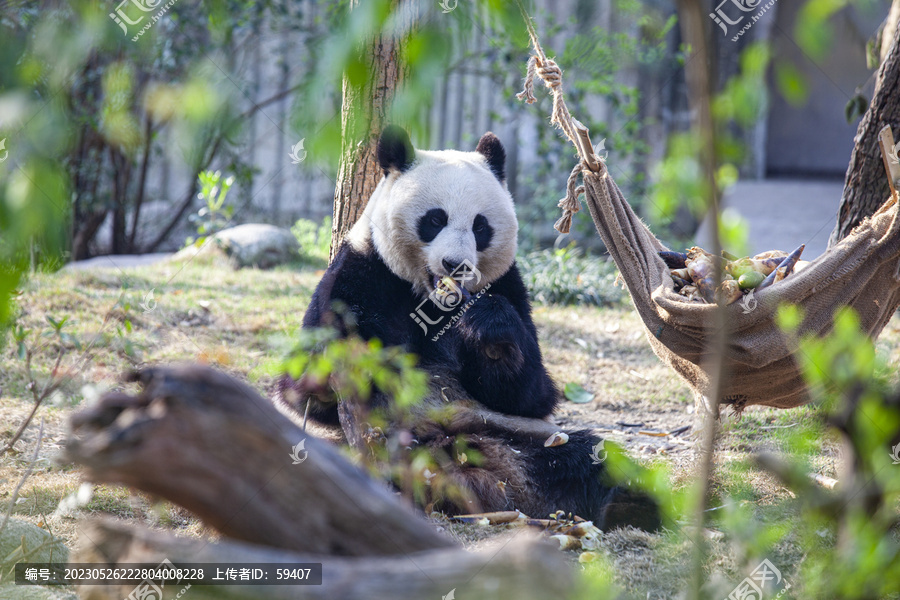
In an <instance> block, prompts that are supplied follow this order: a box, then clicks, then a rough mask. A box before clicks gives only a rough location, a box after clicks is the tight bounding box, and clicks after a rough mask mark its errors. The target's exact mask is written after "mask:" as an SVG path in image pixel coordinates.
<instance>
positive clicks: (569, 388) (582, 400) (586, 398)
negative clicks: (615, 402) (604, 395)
mask: <svg viewBox="0 0 900 600" xmlns="http://www.w3.org/2000/svg"><path fill="white" fill-rule="evenodd" d="M563 394H565V396H566V398H567V399H568V400H569V402H574V403H575V404H587V403H588V402H590V401H591V400H593V399H594V394H592V393H590V392H589V391H587V390H586V389H584V388H583V387H581V386H580V385H578V384H577V383H567V384H566V385H565V387H564V388H563Z"/></svg>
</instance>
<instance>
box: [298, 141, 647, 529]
mask: <svg viewBox="0 0 900 600" xmlns="http://www.w3.org/2000/svg"><path fill="white" fill-rule="evenodd" d="M378 160H379V163H380V165H381V167H382V168H383V169H384V179H383V180H382V181H381V182H380V183H379V185H378V187H377V188H376V190H375V192H374V193H373V194H372V197H371V198H370V200H369V203H368V204H367V206H366V209H365V212H364V214H363V215H362V217H361V218H360V220H359V222H358V223H357V224H356V225H355V226H354V227H353V229H352V230H351V231H350V232H349V234H348V235H347V236H346V239H345V240H344V242H343V244H342V245H341V247H340V249H339V251H338V253H337V255H336V257H335V259H334V261H333V262H332V264H331V266H329V268H328V270H327V271H326V273H325V275H324V277H323V278H322V280H321V282H320V283H319V285H318V287H317V288H316V291H315V293H314V294H313V297H312V300H311V302H310V305H309V308H308V309H307V312H306V315H305V317H304V320H303V325H304V327H318V326H323V325H330V326H335V327H337V328H338V329H339V330H340V331H341V333H342V334H344V335H346V334H348V333H350V332H351V331H352V332H354V333H356V334H358V335H360V336H361V337H363V338H364V339H371V338H378V339H380V340H381V341H382V342H383V343H384V345H385V346H401V347H403V348H405V349H406V350H407V351H409V352H413V353H415V354H417V355H418V356H419V357H420V363H419V364H420V366H421V367H422V368H423V369H424V370H426V371H427V372H428V373H429V374H431V375H432V377H433V378H434V380H433V381H434V385H433V388H434V390H433V393H432V394H431V397H430V398H429V400H428V401H429V402H431V403H433V404H441V403H445V402H446V401H447V400H448V399H451V400H452V402H453V404H454V406H455V407H458V409H459V410H458V411H457V413H456V416H455V417H454V418H453V419H450V420H449V422H441V423H434V422H423V423H421V424H420V425H419V426H418V427H416V429H415V435H416V441H417V443H419V444H421V445H425V446H428V447H430V448H433V449H435V450H437V449H443V450H446V451H447V452H448V453H450V451H451V450H452V448H451V446H452V445H453V443H454V442H455V440H456V438H457V436H462V437H463V438H464V439H465V442H466V445H467V447H470V448H474V449H475V450H477V451H478V452H479V453H480V455H481V456H482V457H483V461H482V463H481V464H480V465H478V466H472V465H470V466H466V465H458V464H454V465H453V466H452V467H451V468H452V469H453V470H454V473H453V474H452V475H453V476H454V477H455V478H456V480H457V481H459V483H460V484H461V485H462V486H464V487H465V488H466V489H467V490H469V491H470V492H471V493H472V495H473V496H474V497H475V498H476V499H477V505H473V506H456V505H452V504H444V505H441V504H440V503H438V506H440V507H441V508H442V509H444V510H445V511H447V512H459V511H463V512H467V511H470V510H472V509H476V508H477V509H481V510H508V509H513V508H517V509H519V510H522V511H523V512H524V513H526V514H529V515H531V516H535V517H545V516H547V515H548V514H550V513H552V512H554V511H556V510H563V511H565V512H572V513H574V514H577V515H579V516H581V517H584V518H587V519H591V520H594V521H595V523H596V524H597V525H598V526H600V527H604V528H610V527H613V526H616V525H621V524H634V525H637V526H643V527H645V528H655V527H657V526H658V524H659V522H658V517H657V512H656V509H655V506H654V505H653V504H652V502H651V501H649V500H648V499H646V498H644V497H643V496H639V495H636V494H632V493H631V492H628V491H626V490H624V489H621V488H613V487H609V486H607V485H606V484H605V483H604V481H605V478H606V473H605V471H604V468H603V465H602V464H593V463H594V462H595V461H593V460H592V448H593V446H594V445H595V444H597V443H598V442H599V441H600V440H599V438H596V437H594V436H593V435H592V434H590V433H589V432H587V431H576V432H569V434H568V435H569V441H568V443H566V444H564V445H561V446H557V447H553V448H545V447H544V446H543V442H544V441H545V439H546V435H540V436H538V435H537V434H528V433H522V432H521V431H510V430H508V429H504V428H502V427H495V426H489V425H486V424H485V422H484V419H482V418H481V417H480V416H478V412H477V409H478V405H479V404H480V405H483V406H484V407H486V408H488V409H491V410H493V411H496V412H499V413H504V414H508V415H516V416H521V417H530V418H534V419H544V418H546V417H548V416H549V415H550V414H551V413H552V412H553V410H554V408H555V407H556V404H557V402H558V400H559V391H558V390H557V388H556V386H555V385H554V383H553V381H552V380H551V379H550V376H549V375H548V373H547V371H546V369H545V367H544V365H543V362H542V359H541V351H540V347H539V346H538V341H537V331H536V329H535V326H534V323H533V321H532V319H531V306H530V303H529V299H528V293H527V290H526V288H525V285H524V283H523V281H522V278H521V276H520V274H519V271H518V268H517V267H516V265H515V254H516V237H517V232H518V223H517V220H516V215H515V208H514V205H513V199H512V196H511V195H510V194H509V191H508V190H507V187H506V177H505V160H506V155H505V151H504V149H503V146H502V144H501V143H500V141H499V140H498V139H497V137H496V136H495V135H494V134H492V133H486V134H485V135H484V136H483V137H482V138H481V140H480V141H479V143H478V146H477V148H476V151H475V152H458V151H455V150H442V151H433V152H428V151H422V150H415V149H413V147H412V145H411V144H410V142H409V137H408V136H407V134H406V132H405V131H403V130H402V129H399V128H397V127H388V128H387V129H385V131H384V132H383V134H382V136H381V139H380V141H379V144H378ZM460 264H468V265H474V266H475V268H476V269H477V272H478V273H479V275H480V277H478V278H476V277H470V278H469V280H468V281H466V282H465V283H464V284H463V285H464V286H465V287H466V297H467V298H468V297H469V296H470V295H473V296H472V297H474V298H476V299H475V301H473V302H469V303H468V306H467V310H465V311H464V312H462V313H460V314H459V316H458V321H456V323H455V325H454V326H453V327H451V328H449V329H448V330H446V331H445V333H444V334H443V335H441V336H440V337H439V338H437V339H435V338H434V333H435V331H434V330H426V329H425V328H423V326H422V325H421V324H420V323H419V322H417V320H416V319H415V318H413V316H414V315H415V314H416V310H417V308H418V307H421V306H422V301H423V299H425V298H427V297H428V295H429V294H430V293H431V292H432V291H433V290H434V289H435V281H436V279H437V278H440V277H442V276H447V275H451V274H452V273H453V272H454V270H456V269H457V267H458V266H459V265H460ZM336 302H339V303H340V304H341V305H342V306H343V307H345V310H346V311H349V313H352V319H351V320H352V321H354V322H353V323H352V324H351V323H348V322H347V319H346V318H345V317H342V316H341V314H340V313H338V312H335V311H333V310H332V309H333V307H334V306H335V303H336ZM426 304H427V303H426ZM436 316H441V315H440V313H438V314H437V315H436ZM443 322H444V321H442V324H443ZM291 385H292V382H290V381H289V380H286V381H285V382H284V389H283V390H282V392H283V393H282V397H283V398H289V397H290V393H289V392H290V386H291ZM295 396H296V394H295ZM303 400H304V402H303V404H302V405H301V404H299V403H297V402H296V401H295V402H294V403H290V404H294V406H295V407H296V408H298V409H301V408H302V406H305V398H304V399H303ZM389 401H390V399H389V398H384V397H378V394H376V399H375V400H373V403H374V404H376V405H377V404H378V403H380V402H381V403H383V402H389ZM310 416H312V418H314V419H316V420H317V421H319V422H321V423H329V424H337V423H338V414H337V407H336V405H335V404H334V403H329V402H323V401H321V398H319V399H311V401H310ZM450 455H451V456H453V454H450Z"/></svg>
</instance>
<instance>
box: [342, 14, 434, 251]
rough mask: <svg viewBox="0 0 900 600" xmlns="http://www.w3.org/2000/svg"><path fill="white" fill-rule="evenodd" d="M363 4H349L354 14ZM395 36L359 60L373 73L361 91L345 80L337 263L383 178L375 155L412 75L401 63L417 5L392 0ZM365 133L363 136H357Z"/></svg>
mask: <svg viewBox="0 0 900 600" xmlns="http://www.w3.org/2000/svg"><path fill="white" fill-rule="evenodd" d="M358 3H359V0H351V3H350V10H353V7H355V6H356V5H357V4H358ZM391 4H392V11H391V12H392V14H393V15H395V16H396V19H395V20H392V21H391V23H392V28H393V30H392V32H384V33H382V34H381V35H378V36H376V37H375V38H374V39H373V40H371V42H370V43H369V44H367V45H366V46H365V47H363V48H360V52H361V56H364V57H367V58H370V62H369V74H368V77H367V81H366V85H365V87H364V88H363V89H358V88H355V87H354V86H353V85H352V84H351V83H350V81H349V79H348V78H347V77H346V76H345V77H344V84H343V94H344V96H343V101H342V103H341V144H342V147H341V149H342V152H341V164H340V167H339V169H338V180H337V185H336V186H335V190H334V213H333V214H334V218H333V221H332V227H331V258H332V259H333V258H334V255H335V253H337V249H338V247H339V246H340V244H341V240H342V239H343V238H344V235H345V234H346V233H347V232H348V231H350V228H351V227H353V225H354V223H356V221H357V220H358V219H359V217H360V215H361V214H362V212H363V209H365V207H366V203H367V202H368V201H369V197H370V196H371V195H372V192H373V191H374V190H375V186H376V185H378V182H379V181H380V179H381V168H380V167H379V166H378V159H377V157H376V156H375V143H376V142H377V140H378V135H379V134H380V133H381V130H382V129H383V128H384V126H385V125H386V124H387V117H388V111H389V109H390V104H391V100H392V99H393V97H394V93H395V91H396V89H397V87H398V86H400V85H402V84H403V80H404V79H405V78H406V76H407V75H408V68H407V67H406V65H404V64H403V62H402V61H401V60H400V55H401V53H402V50H403V44H404V39H403V37H404V36H405V35H407V34H408V32H409V31H410V29H411V28H412V27H413V25H414V24H415V22H416V19H417V18H418V0H393V2H392V3H391ZM360 131H361V132H363V133H362V137H360V135H359V132H360Z"/></svg>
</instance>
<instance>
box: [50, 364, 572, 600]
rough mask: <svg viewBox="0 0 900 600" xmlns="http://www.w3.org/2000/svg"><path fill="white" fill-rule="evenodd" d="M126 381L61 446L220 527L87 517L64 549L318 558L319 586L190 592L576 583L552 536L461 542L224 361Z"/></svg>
mask: <svg viewBox="0 0 900 600" xmlns="http://www.w3.org/2000/svg"><path fill="white" fill-rule="evenodd" d="M128 381H133V382H137V383H139V384H140V386H141V390H140V392H139V393H138V394H137V395H134V396H132V395H127V394H124V393H121V392H116V393H110V394H107V395H105V396H104V397H103V398H101V400H100V401H99V402H98V403H97V404H95V405H93V406H91V407H89V408H87V409H85V410H83V411H81V412H79V413H76V414H75V415H73V417H72V419H71V429H72V431H71V435H70V437H69V440H68V441H67V444H66V450H65V455H64V456H65V458H67V459H68V460H69V461H70V462H74V463H76V464H80V465H82V466H84V467H85V470H86V475H87V478H88V479H90V480H92V481H95V482H102V483H113V484H124V485H127V486H130V487H133V488H136V489H138V490H142V491H144V492H147V493H149V494H153V495H155V496H160V497H162V498H165V499H167V500H170V501H172V502H175V503H177V504H179V505H181V506H184V507H185V508H187V509H189V510H190V511H192V512H193V513H194V514H195V515H196V516H197V517H199V518H200V519H201V520H202V521H203V522H204V523H205V524H207V525H209V526H210V527H212V528H214V529H216V530H218V531H219V532H220V533H221V534H222V535H223V536H224V539H221V540H219V541H216V542H210V541H209V540H200V539H186V538H178V537H175V536H174V535H171V534H169V533H166V532H158V531H149V530H146V529H144V528H142V527H136V526H133V525H128V524H123V523H117V522H114V521H111V520H103V521H94V522H90V523H88V524H86V525H82V526H81V527H80V532H81V534H82V535H80V536H79V540H80V543H79V548H78V549H77V550H76V552H75V554H74V555H73V557H72V562H85V563H86V562H92V563H93V562H98V563H104V564H106V565H110V566H112V565H118V564H128V563H135V562H139V563H148V564H152V565H156V564H159V563H160V562H161V561H162V560H163V559H168V560H170V561H172V562H173V563H175V564H176V565H177V564H178V563H179V562H183V563H184V562H187V563H228V562H230V563H235V562H245V563H251V562H269V563H298V562H317V563H322V564H323V584H322V585H321V586H256V587H250V586H192V587H191V588H190V592H191V594H190V597H191V598H226V599H228V598H237V599H244V598H248V599H249V598H259V599H263V600H266V599H269V598H303V599H307V598H309V599H318V598H323V599H324V598H342V599H347V600H353V599H355V598H359V599H362V598H365V599H366V600H378V599H380V598H385V599H387V598H392V599H396V598H410V599H412V598H424V597H434V598H440V597H442V596H446V595H447V594H448V593H449V592H450V590H451V589H454V588H456V589H457V590H458V591H457V594H460V593H461V592H462V591H463V590H466V591H467V594H466V596H465V597H468V598H519V599H521V598H526V599H527V598H547V597H558V598H565V597H567V596H568V595H570V594H571V593H572V589H573V587H574V579H573V577H574V575H573V573H572V571H571V570H570V568H569V567H568V566H567V564H566V561H565V559H564V557H563V555H561V554H560V553H559V552H558V551H557V550H555V549H553V548H552V546H548V545H546V544H542V543H539V542H536V541H534V540H529V539H528V536H527V535H525V534H521V533H517V534H515V536H514V538H515V539H514V540H512V541H511V542H510V543H505V544H504V545H503V549H502V552H499V553H498V552H495V551H485V552H483V553H470V552H467V551H465V550H463V549H462V548H460V547H459V546H458V545H457V544H456V543H455V542H453V541H452V540H450V539H449V538H448V537H447V536H444V535H442V534H440V533H438V532H437V531H436V529H435V528H434V527H433V526H432V525H431V524H429V523H427V522H426V521H425V520H424V519H422V518H421V517H420V516H419V515H418V514H416V513H415V511H414V510H413V509H412V508H410V507H409V506H408V505H406V504H404V501H403V500H401V499H400V498H399V497H398V496H397V495H395V494H394V493H393V492H392V491H391V490H389V489H388V488H387V486H385V485H384V484H383V483H381V482H377V481H374V480H373V479H371V478H369V477H368V476H367V475H366V474H365V473H364V472H363V471H361V470H360V469H359V468H357V467H356V466H354V465H352V464H351V463H350V462H349V461H347V460H346V459H345V458H344V457H343V456H342V455H341V454H340V452H339V451H338V450H337V449H336V448H335V447H333V446H332V445H330V444H328V443H327V442H324V441H322V440H319V439H317V438H315V437H313V436H312V435H310V434H309V433H306V432H304V431H303V430H302V429H301V428H300V427H299V426H298V425H296V424H295V423H293V422H292V421H291V420H290V419H288V418H287V417H286V416H284V415H283V414H281V413H280V412H279V411H278V410H277V409H276V408H275V407H274V406H273V404H272V403H271V402H269V401H268V400H266V399H264V398H262V397H260V396H259V395H258V394H257V393H256V392H255V391H254V390H253V389H251V388H250V387H249V386H247V385H245V384H243V383H241V382H239V381H237V380H235V379H233V378H231V377H229V376H227V375H225V374H224V373H221V372H218V371H215V370H213V369H211V368H208V367H204V366H197V365H188V366H177V367H155V368H148V369H144V370H141V371H136V372H134V373H131V374H130V375H129V376H128ZM483 418H490V415H484V416H483ZM504 424H506V425H512V424H511V423H504ZM538 427H539V428H543V425H540V426H538ZM547 427H551V428H552V427H553V426H552V425H550V424H549V423H548V424H547ZM300 441H303V442H304V443H303V447H298V443H299V442H300ZM126 588H127V589H126ZM132 588H133V586H126V585H124V584H123V585H112V586H109V585H106V586H87V585H82V586H81V587H80V588H79V595H80V596H81V597H82V598H90V599H93V600H111V599H113V598H116V599H121V598H123V597H127V596H128V594H129V593H130V591H131V590H132ZM123 592H124V593H123Z"/></svg>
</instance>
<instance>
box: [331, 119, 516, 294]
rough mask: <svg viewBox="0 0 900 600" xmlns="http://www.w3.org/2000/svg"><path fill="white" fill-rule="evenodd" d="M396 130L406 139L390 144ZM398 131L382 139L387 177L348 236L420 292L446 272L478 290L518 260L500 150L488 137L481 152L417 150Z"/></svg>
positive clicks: (502, 155) (433, 285) (514, 231)
mask: <svg viewBox="0 0 900 600" xmlns="http://www.w3.org/2000/svg"><path fill="white" fill-rule="evenodd" d="M391 129H396V128H391ZM399 133H402V137H403V138H405V139H400V140H399V144H400V145H399V146H398V145H397V144H394V146H390V144H391V142H394V141H396V140H392V139H390V136H391V135H392V134H393V135H395V136H398V137H399ZM399 133H398V132H397V131H391V130H386V131H385V134H383V135H382V140H381V142H380V144H379V160H380V162H381V163H382V167H383V168H384V170H385V175H386V176H385V178H384V179H383V180H382V181H381V183H380V184H379V185H378V187H377V188H376V190H375V192H374V193H373V194H372V197H371V199H370V200H369V203H368V205H367V206H366V210H365V213H364V214H363V217H362V218H361V219H360V222H359V223H357V225H356V226H355V227H354V229H353V231H352V232H351V234H350V235H349V236H348V239H349V240H350V241H351V243H352V244H354V245H355V246H357V247H358V248H360V249H361V246H362V245H364V244H367V243H370V242H371V243H372V244H374V248H375V250H376V251H377V252H378V254H379V255H380V256H381V258H382V260H384V261H385V263H386V264H387V266H388V268H390V269H391V271H393V272H394V273H395V274H396V275H397V276H399V277H401V278H402V279H404V280H406V281H408V282H410V283H412V284H413V286H414V288H415V289H416V291H417V292H419V293H421V294H427V293H428V292H430V291H431V290H433V289H434V287H435V280H436V279H437V278H440V277H443V276H447V275H453V276H454V279H456V281H457V282H464V283H463V285H465V287H466V288H467V289H468V290H469V291H471V292H477V291H478V290H480V289H482V288H483V287H484V286H486V285H487V284H488V283H491V282H493V281H496V280H497V279H499V278H500V277H501V276H502V275H504V274H505V273H506V272H507V271H508V270H509V268H510V266H511V265H512V264H513V261H514V260H515V254H516V237H517V233H518V222H517V221H516V215H515V208H514V206H513V200H512V197H511V196H510V194H509V192H508V191H507V189H506V185H505V181H504V174H503V162H504V161H505V154H504V152H503V147H502V145H500V142H499V140H497V138H496V137H495V136H494V135H493V134H485V136H484V137H483V138H482V141H481V142H480V143H479V145H478V151H476V152H457V151H454V150H443V151H438V152H426V151H414V150H412V149H411V147H410V146H409V142H408V137H406V134H405V132H402V130H399ZM386 137H388V139H387V140H385V138H386ZM472 268H474V269H475V271H474V272H470V271H471V269H472Z"/></svg>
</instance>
